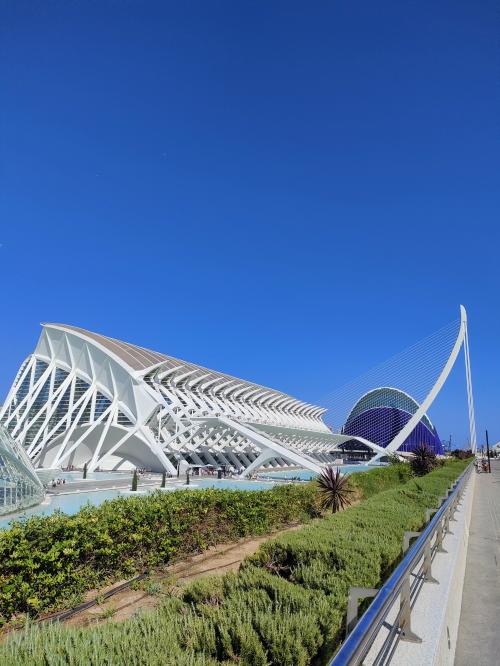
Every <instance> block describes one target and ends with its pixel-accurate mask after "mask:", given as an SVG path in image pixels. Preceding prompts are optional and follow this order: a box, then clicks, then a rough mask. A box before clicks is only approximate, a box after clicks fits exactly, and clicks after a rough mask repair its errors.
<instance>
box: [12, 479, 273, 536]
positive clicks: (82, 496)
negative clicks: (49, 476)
mask: <svg viewBox="0 0 500 666" xmlns="http://www.w3.org/2000/svg"><path fill="white" fill-rule="evenodd" d="M68 473H70V474H73V473H74V472H68ZM97 474H99V472H97ZM113 478H114V477H113ZM273 485H274V484H273V483H272V482H270V481H267V482H266V481H236V480H234V479H196V478H195V479H192V480H191V483H190V485H189V486H186V485H172V486H168V487H167V490H170V491H174V490H186V489H192V490H196V489H197V488H199V489H203V488H227V489H231V490H264V489H266V488H272V486H273ZM157 488H158V487H157V486H154V487H151V488H147V492H148V493H150V492H154V491H155V490H157ZM120 495H121V496H125V497H127V496H130V495H128V494H124V493H121V492H120V490H117V489H110V490H94V491H91V492H77V493H70V494H65V495H48V498H49V499H50V503H49V504H40V505H38V506H34V507H31V508H30V509H26V510H25V511H23V512H22V513H20V514H13V515H11V516H5V517H3V518H0V529H2V528H3V529H5V528H6V527H8V525H9V523H10V522H11V521H13V520H20V519H23V518H29V517H30V516H41V515H45V516H50V514H52V513H54V511H57V510H58V509H59V510H61V511H64V513H67V514H70V515H72V514H75V513H77V512H78V511H79V510H80V509H81V508H82V506H84V505H85V504H87V502H90V503H91V504H94V505H95V506H98V505H99V504H102V502H104V501H105V500H107V499H114V498H115V497H119V496H120Z"/></svg>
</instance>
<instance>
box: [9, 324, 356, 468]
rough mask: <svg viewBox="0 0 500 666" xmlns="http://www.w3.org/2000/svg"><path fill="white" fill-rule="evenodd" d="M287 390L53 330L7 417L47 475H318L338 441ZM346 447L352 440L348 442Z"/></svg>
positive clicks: (70, 330)
mask: <svg viewBox="0 0 500 666" xmlns="http://www.w3.org/2000/svg"><path fill="white" fill-rule="evenodd" d="M324 411H325V410H324V409H322V408H321V407H317V406H315V405H310V404H307V403H305V402H302V401H300V400H297V399H295V398H292V397H290V396H289V395H286V394H284V393H281V392H280V391H276V390H274V389H270V388H266V387H264V386H259V385H258V384H254V383H251V382H247V381H244V380H242V379H237V378H236V377H231V376H229V375H226V374H223V373H221V372H215V371H213V370H208V369H206V368H203V367H201V366H199V365H195V364H193V363H188V362H186V361H180V360H178V359H176V358H172V357H170V356H166V355H164V354H160V353H158V352H154V351H150V350H148V349H143V348H142V347H137V346H135V345H131V344H128V343H125V342H120V341H118V340H114V339H112V338H108V337H105V336H103V335H98V334H96V333H91V332H89V331H85V330H83V329H81V328H76V327H74V326H67V325H61V324H44V325H43V329H42V333H41V336H40V339H39V341H38V344H37V347H36V349H35V351H34V352H33V354H31V355H30V356H29V357H28V358H27V359H26V361H25V362H24V363H23V365H22V366H21V368H20V370H19V372H18V374H17V377H16V379H15V381H14V384H13V386H12V388H11V391H10V393H9V395H8V397H7V399H6V401H5V403H4V406H3V408H2V410H1V411H0V423H2V424H3V425H4V426H5V427H6V428H7V429H8V431H9V432H10V434H11V435H12V436H13V437H14V438H15V439H16V440H17V441H18V442H19V443H20V444H22V446H23V448H24V449H25V451H26V452H27V453H28V455H29V457H30V458H31V459H32V460H33V461H34V462H35V464H36V465H37V466H38V467H68V466H70V465H74V466H76V467H82V466H83V465H84V463H87V465H88V469H89V471H92V470H95V469H96V468H98V467H99V468H101V469H127V468H131V467H145V468H147V469H152V470H156V471H159V470H162V469H165V470H166V471H167V472H170V473H171V474H174V473H176V469H177V464H178V462H179V461H185V462H186V463H188V464H191V465H214V466H219V465H221V464H225V465H232V466H233V467H235V468H237V469H240V470H241V469H242V468H244V470H245V473H246V474H249V473H251V472H252V470H254V469H256V468H257V467H261V466H263V465H264V464H266V463H267V464H272V465H280V466H281V465H290V464H292V465H299V466H301V467H306V468H309V469H312V470H313V471H319V470H320V465H321V463H325V462H328V461H332V460H333V459H334V458H335V457H336V456H337V455H338V454H335V455H333V456H332V455H330V451H332V449H334V448H335V444H336V442H337V441H338V438H339V436H335V435H333V434H332V433H331V431H330V430H329V428H328V427H327V426H326V425H325V423H324V422H323V421H322V418H321V416H322V414H323V412H324ZM340 439H341V440H342V439H344V438H342V437H340Z"/></svg>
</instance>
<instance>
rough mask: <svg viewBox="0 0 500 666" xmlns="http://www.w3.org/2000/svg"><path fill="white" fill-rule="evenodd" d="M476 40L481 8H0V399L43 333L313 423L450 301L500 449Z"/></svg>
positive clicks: (494, 38)
mask: <svg viewBox="0 0 500 666" xmlns="http://www.w3.org/2000/svg"><path fill="white" fill-rule="evenodd" d="M497 29H498V15H497V8H496V3H495V2H494V1H493V0H483V1H482V2H481V3H477V2H473V1H472V0H470V1H467V2H465V1H460V0H453V1H452V0H433V1H432V2H430V1H427V0H420V1H419V2H414V1H412V2H409V1H405V0H403V1H401V0H399V1H397V2H396V1H395V0H386V1H385V2H380V3H374V2H368V1H359V2H354V3H353V2H347V1H343V0H342V1H340V0H337V1H336V2H308V3H306V2H301V3H298V2H290V1H287V2H243V1H240V2H230V1H227V2H204V1H200V2H184V3H173V2H147V1H142V2H133V1H130V2H127V1H125V0H123V1H118V0H115V1H111V0H100V2H94V1H91V0H88V1H86V2H82V1H80V2H78V1H76V0H75V1H73V2H67V1H64V2H59V1H57V0H53V1H52V2H50V3H42V2H33V1H31V2H25V1H24V0H16V1H15V2H12V1H11V2H9V1H5V2H3V3H2V4H1V7H0V62H1V66H0V91H1V92H0V94H1V103H0V243H1V245H2V246H1V247H0V279H1V284H2V292H1V309H2V315H3V316H2V318H1V322H2V325H1V326H0V349H1V350H2V351H1V353H0V395H1V396H5V394H6V392H7V390H8V387H9V386H10V383H11V381H12V379H13V377H14V375H15V372H16V370H17V367H18V365H19V363H20V362H21V360H22V359H23V358H24V357H25V356H26V355H27V354H28V353H29V352H30V351H31V350H32V348H33V347H34V345H35V342H36V339H37V338H38V335H39V323H40V322H42V321H58V322H65V323H72V324H76V325H80V326H83V327H85V328H89V329H93V330H96V331H99V332H102V333H104V334H107V335H111V336H114V337H118V338H121V339H124V340H128V341H131V342H136V343H139V344H142V345H143V346H148V347H151V348H153V349H157V350H160V351H163V352H165V353H169V354H172V355H174V356H177V357H181V358H187V359H188V360H192V361H195V362H198V363H201V364H203V365H206V366H208V367H212V368H215V369H219V370H223V371H226V372H228V373H232V374H235V375H238V376H241V377H244V378H247V379H251V380H254V381H257V382H260V383H263V384H266V385H270V386H274V387H276V388H280V389H282V390H285V391H287V392H290V393H292V394H293V395H296V396H298V397H301V398H304V399H306V400H311V401H316V400H321V398H322V396H324V395H326V394H328V393H329V392H330V391H332V390H333V389H334V388H335V387H337V386H338V385H340V384H342V383H344V382H345V381H347V380H349V379H350V378H352V377H355V376H356V375H359V374H360V373H361V372H363V371H364V370H366V369H368V368H370V367H371V366H373V365H374V364H376V363H378V362H380V361H381V360H383V359H385V358H387V357H388V356H390V355H392V354H393V353H395V352H397V351H399V350H400V349H402V348H404V347H406V346H408V345H409V344H411V343H412V342H414V341H416V340H418V339H420V338H422V337H424V336H425V335H427V334H428V333H431V332H432V331H433V330H435V329H437V328H439V327H440V326H442V325H444V324H446V323H447V322H449V321H450V320H452V319H454V318H455V317H457V316H458V306H459V304H460V303H464V304H465V305H466V307H467V309H468V312H469V319H470V336H471V354H472V363H473V366H472V370H473V380H474V385H475V395H476V411H477V420H478V430H479V431H481V433H482V431H483V430H484V428H485V427H488V428H489V430H490V435H491V438H492V439H494V440H495V441H496V440H498V439H500V424H499V422H498V408H499V392H498V378H499V376H500V359H499V350H498V341H499V339H500V307H499V293H500V291H499V288H500V280H499V274H500V271H499V259H498V256H499V245H500V244H499V242H500V230H499V208H500V206H499V203H500V195H499V182H498V174H499V157H498V154H499V126H498V113H499V106H498V73H499V72H498V67H499V61H498V35H497ZM462 372H463V371H462V367H461V366H460V368H458V371H457V377H456V378H455V379H454V383H452V384H451V386H450V389H449V391H448V393H447V395H445V394H443V396H442V397H441V398H440V402H439V404H436V406H435V410H434V411H433V412H432V415H433V417H434V420H435V422H436V424H437V426H438V429H439V430H440V431H441V432H442V434H446V436H447V435H448V433H450V432H451V433H452V434H453V437H454V441H457V442H458V443H462V442H463V441H465V437H466V422H465V418H464V414H465V409H466V403H465V395H464V393H463V388H462V386H461V379H462ZM458 373H459V374H458ZM1 399H2V398H1V397H0V400H1Z"/></svg>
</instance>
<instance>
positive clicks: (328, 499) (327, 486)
mask: <svg viewBox="0 0 500 666" xmlns="http://www.w3.org/2000/svg"><path fill="white" fill-rule="evenodd" d="M316 483H317V484H318V486H319V489H318V502H319V505H320V507H321V509H322V510H323V511H327V510H328V509H331V510H332V513H337V511H340V509H345V508H346V507H348V506H349V505H350V504H351V498H350V495H351V494H352V493H353V492H354V491H353V490H352V489H351V488H349V480H348V478H347V475H346V474H341V473H340V470H339V468H338V467H337V469H335V468H334V467H331V466H328V467H325V468H324V469H323V471H322V472H321V474H320V475H319V476H318V478H317V479H316Z"/></svg>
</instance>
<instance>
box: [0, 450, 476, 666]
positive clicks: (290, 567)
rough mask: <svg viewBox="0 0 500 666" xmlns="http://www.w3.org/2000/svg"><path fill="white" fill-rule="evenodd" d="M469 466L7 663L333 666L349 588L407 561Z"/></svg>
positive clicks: (38, 644)
mask: <svg viewBox="0 0 500 666" xmlns="http://www.w3.org/2000/svg"><path fill="white" fill-rule="evenodd" d="M466 464H467V463H463V462H453V463H450V464H447V465H446V466H444V467H442V468H439V469H437V470H436V471H434V472H432V473H431V474H429V475H427V476H425V477H423V478H419V479H412V480H410V481H407V482H406V483H404V484H399V485H397V486H396V487H394V488H393V489H391V490H386V491H383V492H380V493H378V494H376V495H373V496H372V497H370V498H369V499H366V500H365V501H363V502H361V503H360V504H358V505H356V506H353V507H351V508H349V509H347V510H346V511H344V512H342V513H338V514H335V515H329V516H327V517H326V518H324V519H322V520H320V521H315V522H313V523H311V524H309V525H308V526H306V527H304V528H302V529H300V530H296V531H292V532H287V533H286V534H282V535H280V536H279V537H277V538H275V539H272V540H271V541H269V542H266V543H265V544H263V545H262V546H261V547H260V549H259V550H258V551H257V553H256V554H255V555H253V556H251V557H249V558H247V560H245V561H244V562H243V564H242V566H241V568H240V571H239V572H238V573H230V574H226V575H225V576H222V577H206V578H202V579H200V580H198V581H196V582H194V583H192V584H191V585H190V586H189V587H188V588H186V589H185V591H184V593H183V596H182V598H181V599H177V598H172V597H170V598H167V599H166V601H165V602H164V603H163V604H162V605H161V606H160V607H159V608H158V609H156V610H155V611H149V612H144V613H142V614H140V615H138V616H136V617H134V618H132V619H130V620H126V621H124V622H122V623H108V624H105V625H100V626H97V627H94V628H92V629H88V630H86V629H70V628H65V627H61V626H57V625H56V626H48V627H33V626H28V627H27V628H26V629H25V630H24V631H22V632H19V633H18V634H16V635H13V636H12V637H10V638H9V639H8V640H7V641H6V642H5V644H4V645H3V646H1V647H0V663H2V664H6V666H11V665H12V666H14V664H15V665H16V666H28V665H29V666H35V664H42V663H43V664H46V665H47V666H58V665H60V664H69V665H73V664H74V665H75V666H76V664H80V663H82V659H83V663H92V664H93V665H95V666H101V665H102V666H104V664H113V665H114V664H125V663H127V664H144V665H146V666H153V665H157V664H180V665H181V666H184V665H185V664H186V665H187V664H192V665H193V666H198V665H200V666H201V665H203V664H207V665H212V664H217V663H219V664H220V663H225V664H227V665H229V664H231V663H235V662H238V663H240V664H241V665H242V666H245V665H247V666H250V665H252V666H268V665H270V664H276V665H278V664H279V665H280V666H307V665H308V664H310V663H312V662H314V663H316V664H320V663H324V662H325V661H326V660H327V658H328V657H329V656H331V654H332V653H333V651H334V650H335V648H336V647H337V646H338V645H339V642H340V640H341V636H342V635H343V625H344V617H345V610H346V603H347V594H348V589H349V587H350V586H353V585H356V586H367V587H378V586H379V585H380V584H381V582H382V581H383V579H384V578H385V577H386V576H387V575H388V573H389V571H390V570H391V569H392V568H393V567H394V566H395V564H396V563H397V562H398V560H399V558H400V557H401V545H402V536H403V533H404V531H405V530H416V529H419V528H420V527H421V526H422V525H423V523H424V520H425V511H426V509H427V508H430V507H435V506H437V500H438V497H440V496H441V495H443V494H444V493H445V491H446V489H447V488H448V487H449V486H450V484H451V482H452V481H453V480H454V479H455V478H456V477H457V476H458V475H459V474H460V473H461V471H462V470H463V469H464V467H465V465H466ZM370 483H371V482H370ZM266 492H268V491H266Z"/></svg>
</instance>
